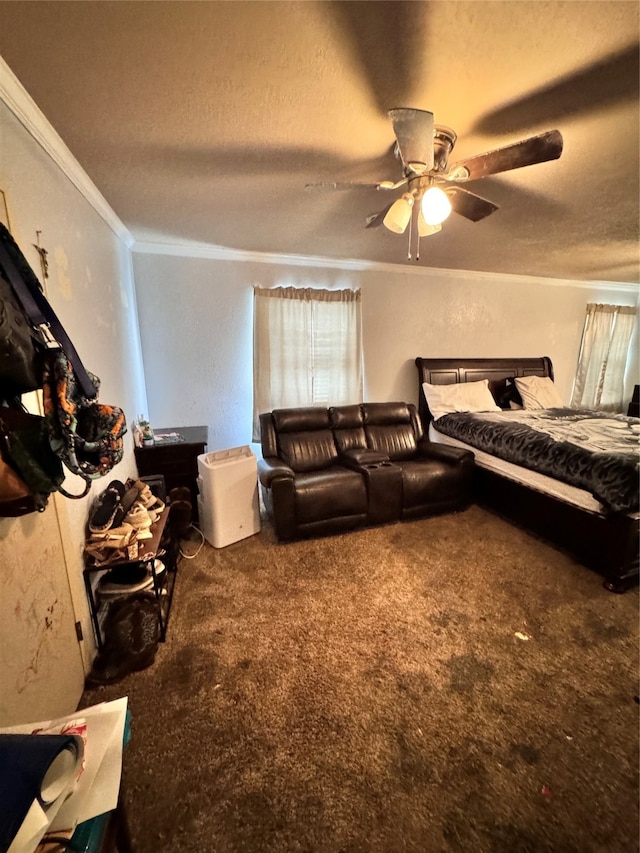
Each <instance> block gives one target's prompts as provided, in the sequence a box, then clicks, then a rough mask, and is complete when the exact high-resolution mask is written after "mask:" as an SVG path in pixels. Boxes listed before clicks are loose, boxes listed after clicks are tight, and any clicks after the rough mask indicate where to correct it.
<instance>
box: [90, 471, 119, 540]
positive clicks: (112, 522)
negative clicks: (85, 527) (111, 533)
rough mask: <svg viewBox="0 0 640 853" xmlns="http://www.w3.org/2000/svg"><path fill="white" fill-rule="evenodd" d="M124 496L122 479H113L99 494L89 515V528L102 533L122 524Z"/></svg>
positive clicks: (93, 531)
mask: <svg viewBox="0 0 640 853" xmlns="http://www.w3.org/2000/svg"><path fill="white" fill-rule="evenodd" d="M123 496H124V484H123V483H121V482H120V480H112V481H111V482H110V483H109V485H108V486H107V488H106V489H105V490H104V491H103V492H101V493H100V494H99V495H98V497H97V498H96V499H95V501H94V503H93V506H92V508H91V514H90V516H89V530H90V531H91V532H92V533H102V532H104V531H105V530H109V528H110V527H116V526H117V525H119V524H120V522H121V521H122V519H123V518H124V508H123V506H122V498H123Z"/></svg>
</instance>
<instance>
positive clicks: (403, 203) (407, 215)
mask: <svg viewBox="0 0 640 853" xmlns="http://www.w3.org/2000/svg"><path fill="white" fill-rule="evenodd" d="M412 207H413V198H412V197H411V196H406V195H404V196H402V198H399V199H398V200H397V201H394V203H393V204H392V205H391V207H390V208H389V210H388V211H387V214H386V216H385V218H384V219H383V220H382V224H383V225H384V226H385V228H388V229H389V231H393V233H394V234H404V232H405V231H406V230H407V225H408V224H409V220H410V219H411V208H412Z"/></svg>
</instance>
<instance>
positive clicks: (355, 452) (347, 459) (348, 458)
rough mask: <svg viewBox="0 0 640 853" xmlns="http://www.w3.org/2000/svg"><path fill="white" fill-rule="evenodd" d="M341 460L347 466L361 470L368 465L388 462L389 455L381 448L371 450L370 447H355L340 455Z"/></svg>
mask: <svg viewBox="0 0 640 853" xmlns="http://www.w3.org/2000/svg"><path fill="white" fill-rule="evenodd" d="M339 461H340V462H341V463H342V464H343V465H346V466H347V468H353V469H354V470H355V471H361V470H362V468H364V467H366V466H367V465H375V464H377V463H379V462H388V461H389V457H388V456H387V454H386V453H382V452H381V451H379V450H370V449H369V448H368V447H354V448H352V449H351V450H346V451H344V452H343V453H341V454H340V456H339Z"/></svg>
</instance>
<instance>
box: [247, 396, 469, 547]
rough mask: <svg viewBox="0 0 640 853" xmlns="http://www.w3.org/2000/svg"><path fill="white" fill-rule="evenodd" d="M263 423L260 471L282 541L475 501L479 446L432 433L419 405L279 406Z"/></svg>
mask: <svg viewBox="0 0 640 853" xmlns="http://www.w3.org/2000/svg"><path fill="white" fill-rule="evenodd" d="M260 428H261V442H262V454H263V459H261V460H259V462H258V475H259V479H260V484H261V487H262V493H263V497H264V500H265V505H266V508H267V511H268V513H269V515H270V517H271V519H272V521H273V525H274V528H275V532H276V536H277V537H278V539H279V540H282V541H284V540H290V539H299V538H302V537H306V536H315V535H321V534H326V533H337V532H340V531H343V530H350V529H353V528H356V527H362V526H364V525H370V524H382V523H386V522H392V521H399V520H401V519H410V518H418V517H420V516H426V515H433V514H436V513H441V512H448V511H453V510H459V509H462V508H464V507H465V506H467V505H468V504H469V503H470V502H471V490H472V476H473V465H474V457H473V453H471V452H469V451H467V450H461V449H458V448H455V447H449V446H446V445H441V444H433V443H431V442H429V441H428V440H427V439H425V437H424V433H423V429H422V424H421V421H420V418H419V416H418V413H417V411H416V407H415V406H414V405H413V404H411V403H361V404H360V405H353V406H335V407H332V408H329V409H322V408H316V407H310V408H298V409H276V410H274V411H273V412H268V413H266V414H263V415H261V416H260Z"/></svg>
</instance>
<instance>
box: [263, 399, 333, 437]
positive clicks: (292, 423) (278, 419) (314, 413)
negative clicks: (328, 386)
mask: <svg viewBox="0 0 640 853" xmlns="http://www.w3.org/2000/svg"><path fill="white" fill-rule="evenodd" d="M271 414H272V416H273V424H274V426H275V428H276V432H277V433H283V432H302V431H303V430H313V429H329V412H328V410H327V409H321V408H320V407H319V406H307V407H306V408H299V409H274V410H273V412H272V413H271Z"/></svg>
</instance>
